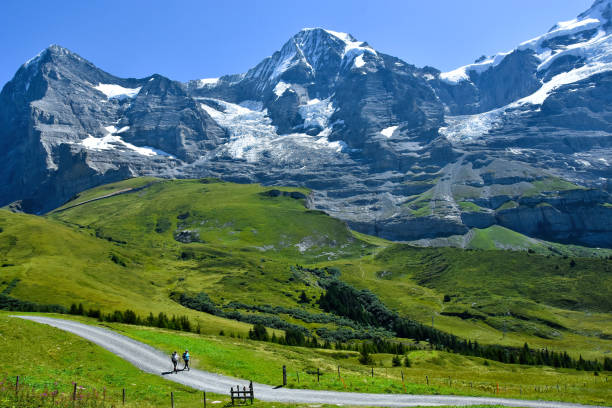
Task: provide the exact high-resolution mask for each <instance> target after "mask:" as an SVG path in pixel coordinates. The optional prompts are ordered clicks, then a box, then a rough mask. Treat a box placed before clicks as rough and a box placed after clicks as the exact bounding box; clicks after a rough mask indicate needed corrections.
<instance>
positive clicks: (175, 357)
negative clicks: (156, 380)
mask: <svg viewBox="0 0 612 408" xmlns="http://www.w3.org/2000/svg"><path fill="white" fill-rule="evenodd" d="M171 359H172V365H173V366H174V374H176V373H177V372H178V370H177V369H176V365H177V364H178V361H179V356H178V353H177V352H176V351H175V352H174V353H172V357H171Z"/></svg>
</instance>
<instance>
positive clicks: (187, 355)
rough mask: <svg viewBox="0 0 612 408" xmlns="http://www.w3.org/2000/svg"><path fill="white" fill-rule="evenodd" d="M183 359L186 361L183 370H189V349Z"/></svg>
mask: <svg viewBox="0 0 612 408" xmlns="http://www.w3.org/2000/svg"><path fill="white" fill-rule="evenodd" d="M183 361H184V362H185V367H183V370H187V371H190V370H189V351H188V350H185V352H184V353H183Z"/></svg>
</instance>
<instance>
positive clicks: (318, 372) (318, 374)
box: [317, 367, 321, 382]
mask: <svg viewBox="0 0 612 408" xmlns="http://www.w3.org/2000/svg"><path fill="white" fill-rule="evenodd" d="M320 376H321V372H320V371H319V368H318V367H317V382H319V377H320Z"/></svg>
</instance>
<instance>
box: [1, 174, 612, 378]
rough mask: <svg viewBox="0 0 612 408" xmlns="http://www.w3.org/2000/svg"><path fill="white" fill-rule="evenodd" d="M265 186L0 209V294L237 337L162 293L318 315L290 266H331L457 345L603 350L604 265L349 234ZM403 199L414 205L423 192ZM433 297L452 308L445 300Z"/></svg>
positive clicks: (496, 230) (606, 343)
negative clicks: (164, 317)
mask: <svg viewBox="0 0 612 408" xmlns="http://www.w3.org/2000/svg"><path fill="white" fill-rule="evenodd" d="M146 184H149V181H148V180H147V181H146V182H144V181H143V180H140V181H138V180H128V181H125V182H120V183H114V184H113V185H112V186H110V187H108V186H103V187H100V188H97V189H94V190H93V191H88V192H84V193H83V194H81V195H80V197H79V198H77V199H76V201H75V202H81V200H83V199H84V198H88V197H91V198H95V197H99V196H100V195H105V194H107V193H108V192H109V191H117V190H121V189H124V188H128V187H130V186H132V187H133V186H142V185H146ZM275 188H276V187H275ZM271 189H272V187H262V186H259V185H237V184H232V183H222V182H211V180H180V181H157V182H155V183H154V184H152V185H150V186H149V187H147V188H145V189H143V190H140V191H137V192H134V193H127V194H122V195H117V196H114V197H110V198H106V199H103V200H98V201H93V202H90V203H87V204H84V205H80V206H78V207H74V208H70V209H67V210H65V211H62V212H55V213H52V214H50V215H49V216H47V217H37V216H33V215H26V214H13V213H10V212H8V211H0V227H1V228H2V232H0V266H2V267H0V291H1V290H4V289H5V288H7V287H8V285H9V284H11V282H15V279H19V281H18V282H17V283H16V285H15V287H14V289H12V291H11V294H10V295H11V296H15V297H18V298H20V299H25V300H30V301H35V302H40V303H57V304H60V305H64V306H70V304H71V303H73V302H76V303H78V302H82V303H84V304H85V306H86V307H87V308H101V309H102V310H103V311H105V312H109V311H111V310H113V309H126V308H130V309H133V310H135V311H136V312H137V313H139V314H140V315H147V314H148V313H149V312H153V313H155V314H157V313H159V312H165V313H167V314H170V315H172V314H176V315H187V316H188V317H189V318H190V319H191V320H192V322H193V323H194V324H199V325H200V326H201V328H202V330H203V332H204V334H206V335H216V334H218V333H219V330H224V331H225V332H226V333H235V334H240V335H242V336H244V335H245V333H246V332H247V331H248V330H249V328H250V325H246V324H243V323H239V322H236V321H233V320H228V319H222V318H218V317H215V316H211V315H208V314H205V313H200V312H196V311H193V310H189V309H186V308H184V307H182V306H181V305H179V304H178V303H176V302H175V301H173V300H172V299H171V298H170V295H171V294H172V293H173V292H188V293H198V292H200V291H204V292H206V293H207V294H209V295H210V297H211V298H212V299H213V300H214V302H215V303H217V304H227V303H229V302H230V301H238V302H242V303H246V304H251V305H266V304H270V305H279V306H284V307H291V308H304V309H305V310H306V311H308V312H311V313H321V310H320V308H319V306H318V305H317V304H316V303H315V302H314V301H311V302H310V303H308V304H299V303H298V296H299V294H300V293H301V291H305V293H306V294H307V295H308V296H309V298H311V299H313V298H318V297H319V296H320V295H321V294H322V293H323V289H322V288H321V287H319V286H318V284H317V282H316V280H313V279H305V278H304V277H302V276H300V275H299V274H296V273H294V272H293V271H292V269H291V267H292V266H294V265H296V264H300V265H304V266H308V267H315V266H317V267H324V266H334V267H337V268H338V269H340V271H341V273H342V274H341V279H343V280H345V281H347V282H349V283H351V284H352V285H354V286H356V287H359V288H368V289H370V290H372V291H373V292H374V293H376V294H377V295H378V296H379V297H380V298H381V300H382V301H383V302H384V303H385V304H386V305H388V306H389V307H391V308H392V309H395V310H397V311H399V313H400V314H402V315H404V316H407V317H410V318H413V319H415V320H418V321H420V322H422V323H425V324H431V318H432V316H435V326H436V327H437V328H440V329H442V330H444V331H446V332H450V333H453V334H455V335H458V336H460V337H463V338H468V339H472V340H478V341H479V342H481V343H494V344H507V345H513V346H522V345H523V343H524V342H528V343H529V345H530V346H531V347H536V348H543V347H548V348H549V349H554V350H561V351H563V350H567V351H568V352H569V353H570V354H572V355H573V356H576V357H577V356H578V355H580V354H582V355H583V356H584V357H585V358H599V359H601V358H602V357H603V356H609V355H610V354H609V353H610V352H612V318H611V312H612V304H611V303H610V299H612V286H611V285H612V283H611V281H612V278H611V272H610V264H609V261H608V260H602V259H594V258H590V259H589V258H575V262H576V265H575V266H574V267H572V266H570V261H571V259H569V258H567V259H564V258H563V257H562V256H548V254H550V253H551V252H550V251H548V249H546V251H548V252H545V253H546V254H547V255H546V256H543V255H538V254H529V253H526V252H525V251H523V252H516V251H501V250H486V251H483V250H472V251H465V250H460V249H453V248H429V249H421V248H415V247H411V246H407V245H401V244H396V243H391V242H389V241H386V240H383V239H380V238H376V237H370V236H367V235H364V234H359V233H356V232H354V231H350V230H349V229H348V228H347V227H346V225H345V224H344V223H342V222H340V221H338V220H335V219H333V218H331V217H328V216H326V215H325V214H323V213H321V212H318V211H311V210H308V209H307V208H306V207H305V206H304V202H303V200H302V199H294V198H291V197H288V196H282V195H281V196H278V197H271V196H269V195H266V194H262V193H265V192H266V191H268V190H271ZM278 189H279V190H282V191H299V192H301V193H303V194H307V193H308V192H307V191H306V190H303V189H298V188H278ZM424 195H425V196H426V195H427V193H424ZM413 201H419V202H423V203H424V202H425V201H424V199H423V195H421V196H418V197H416V198H415V199H414V200H413ZM67 205H71V204H70V203H68V204H67ZM422 208H428V207H426V206H423V207H422ZM183 230H189V231H191V232H195V233H196V234H194V235H192V236H193V237H194V238H195V239H194V241H196V242H192V243H182V242H179V241H177V240H176V239H175V233H176V232H177V231H183ZM526 240H527V241H526ZM508 241H510V242H515V243H516V245H527V244H528V243H529V242H530V241H529V239H528V238H525V237H524V236H522V235H520V234H517V233H514V232H512V231H510V230H507V229H504V228H501V227H491V228H488V229H484V230H480V231H476V232H475V237H474V239H473V240H472V243H471V244H472V245H474V246H475V247H477V248H493V247H495V248H497V247H498V245H496V244H495V243H496V242H508ZM543 245H548V244H545V243H542V242H541V241H538V244H537V245H536V246H535V247H534V250H536V251H540V250H542V251H545V249H543ZM557 248H566V247H565V246H561V245H559V246H558V247H555V249H557ZM559 251H560V250H559ZM542 253H544V252H542ZM560 253H562V252H560ZM585 255H589V254H588V253H585ZM444 295H450V296H451V301H450V302H443V297H444ZM463 312H467V315H468V316H469V317H467V318H465V316H466V315H465V314H463ZM507 312H511V315H510V316H507ZM458 315H463V316H464V317H460V316H458ZM284 318H286V320H288V321H290V322H292V323H296V324H301V325H303V326H305V327H307V328H315V327H319V325H317V324H311V323H304V322H301V321H299V320H297V319H290V318H288V317H287V316H284ZM328 327H330V328H334V325H333V324H330V325H328ZM504 330H505V331H506V334H505V335H504ZM225 340H227V337H226V338H224V341H225ZM388 358H389V359H390V356H389V357H388ZM504 370H509V368H504Z"/></svg>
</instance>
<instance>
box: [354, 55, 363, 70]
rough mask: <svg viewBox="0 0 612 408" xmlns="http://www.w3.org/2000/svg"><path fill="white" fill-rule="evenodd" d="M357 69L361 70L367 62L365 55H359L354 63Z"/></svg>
mask: <svg viewBox="0 0 612 408" xmlns="http://www.w3.org/2000/svg"><path fill="white" fill-rule="evenodd" d="M353 63H354V64H355V67H356V68H361V67H363V66H364V65H365V61H364V60H363V54H359V55H358V56H357V58H355V61H354V62H353Z"/></svg>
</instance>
